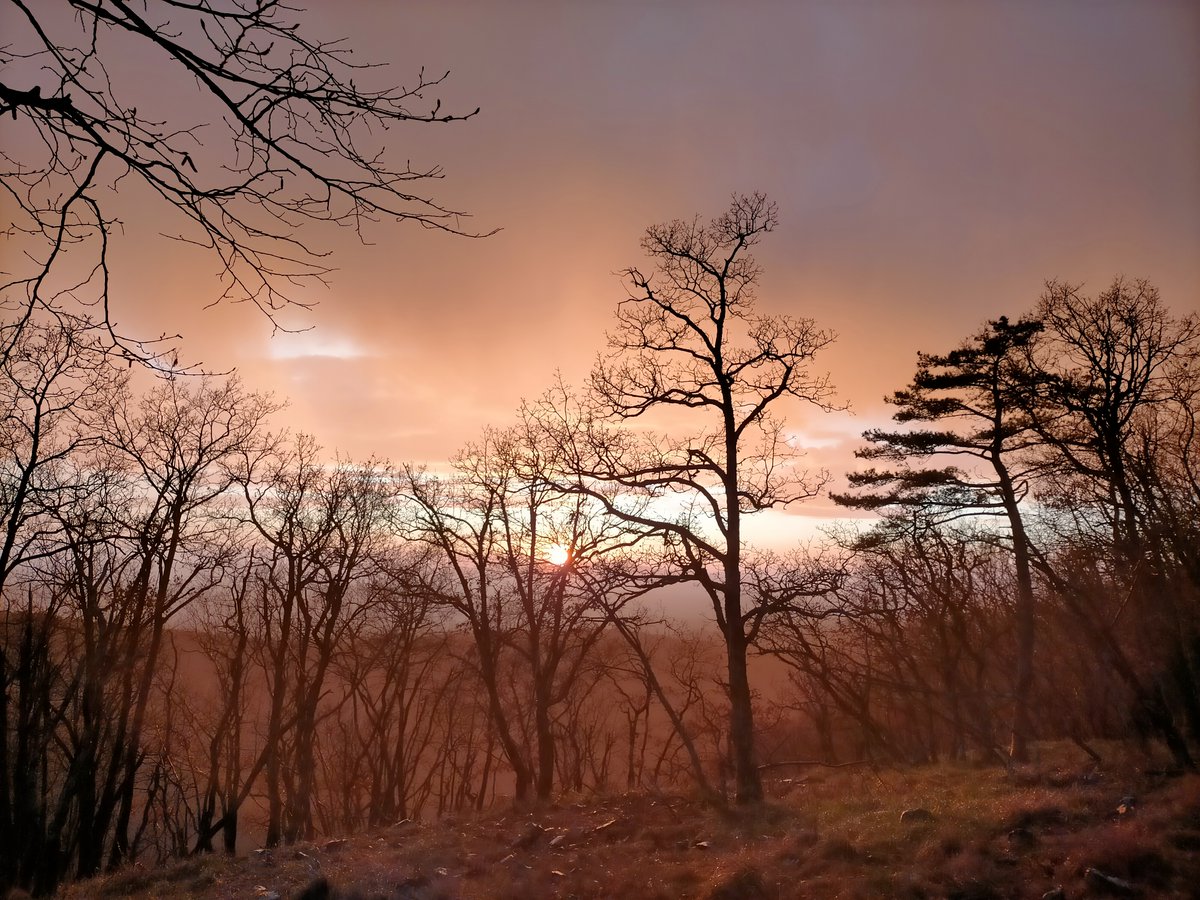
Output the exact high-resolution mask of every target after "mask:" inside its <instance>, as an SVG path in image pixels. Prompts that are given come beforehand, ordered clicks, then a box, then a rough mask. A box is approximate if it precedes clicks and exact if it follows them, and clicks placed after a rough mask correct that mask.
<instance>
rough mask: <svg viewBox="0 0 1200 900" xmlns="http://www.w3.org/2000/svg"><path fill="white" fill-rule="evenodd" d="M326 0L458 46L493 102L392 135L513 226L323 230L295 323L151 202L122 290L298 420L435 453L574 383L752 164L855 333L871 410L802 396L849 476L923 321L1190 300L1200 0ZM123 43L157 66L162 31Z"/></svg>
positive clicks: (144, 316) (771, 249)
mask: <svg viewBox="0 0 1200 900" xmlns="http://www.w3.org/2000/svg"><path fill="white" fill-rule="evenodd" d="M308 5H309V6H310V7H311V9H310V10H309V11H308V12H307V13H306V14H304V15H303V16H302V18H301V21H302V22H303V25H304V27H306V28H309V29H311V32H312V33H313V34H319V35H321V36H322V37H330V38H332V37H337V36H344V37H345V38H347V43H348V46H350V47H352V48H353V49H354V53H355V56H354V58H355V60H357V61H362V62H366V61H373V62H386V63H387V64H388V67H387V68H386V69H384V70H381V71H376V72H374V73H372V76H373V77H375V78H377V79H379V80H380V81H381V82H403V81H411V80H412V76H413V75H414V74H415V72H416V71H417V69H418V68H419V67H420V66H422V65H423V66H425V67H426V69H427V70H428V71H431V72H432V71H440V70H444V69H448V70H449V72H450V74H449V77H448V80H447V82H446V85H445V89H444V90H443V91H442V92H441V96H442V97H443V98H444V102H445V105H446V106H448V107H449V108H457V109H464V110H466V109H472V108H474V107H475V106H479V107H480V108H481V111H480V113H479V115H478V116H476V117H474V118H472V119H470V120H469V121H467V122H462V123H456V124H452V125H446V126H428V125H413V126H411V127H408V128H401V129H395V130H393V131H392V132H390V133H389V136H388V145H389V146H388V150H389V152H390V153H391V154H392V155H393V157H394V158H400V159H409V158H410V159H412V160H413V162H414V165H417V166H419V165H429V164H437V165H440V166H442V168H443V170H444V172H445V178H444V180H442V181H440V182H438V183H436V184H435V185H433V187H432V191H433V193H434V195H435V196H436V197H437V199H439V200H440V201H441V202H443V203H445V204H446V205H449V206H451V207H454V208H460V209H464V210H467V211H469V212H470V213H471V214H472V218H470V219H468V220H464V222H463V224H464V227H466V228H468V229H476V230H478V231H481V232H485V231H490V230H492V229H500V230H499V231H498V232H497V233H496V234H494V235H492V236H490V237H486V238H479V239H472V238H463V237H456V236H453V235H447V234H444V233H440V232H436V231H429V230H422V229H420V228H417V227H413V226H411V225H403V224H395V223H380V225H379V226H378V227H376V228H372V229H370V230H369V232H368V234H367V237H368V239H369V241H370V243H369V244H367V245H363V244H361V243H359V242H358V241H357V239H356V238H355V237H354V235H353V234H351V233H349V232H348V231H345V230H331V231H328V232H321V231H319V230H317V231H315V232H314V234H313V235H312V239H313V240H315V242H316V243H317V244H318V245H319V246H322V247H324V248H327V249H329V250H330V251H331V252H332V256H331V257H330V262H331V264H332V265H334V266H335V267H336V268H337V271H335V272H334V273H333V274H332V275H331V277H330V280H329V286H328V287H327V288H326V287H323V286H321V285H316V284H314V285H310V286H307V287H305V288H304V289H302V290H301V291H300V296H301V297H302V298H303V299H304V300H305V301H306V302H315V303H316V304H317V306H316V307H315V309H314V310H313V311H312V312H311V313H303V312H297V313H296V314H294V315H289V316H287V317H285V318H284V320H283V321H284V322H285V324H287V325H288V326H289V327H292V328H306V327H311V330H309V331H307V332H304V333H301V334H275V335H274V336H272V328H271V326H270V323H268V322H267V321H265V320H264V319H263V318H262V317H261V316H259V315H258V314H257V313H256V312H255V311H254V310H253V309H251V308H248V307H236V306H234V307H218V308H215V309H205V308H204V307H205V306H206V304H207V303H208V302H209V301H211V300H212V299H213V298H214V297H215V296H216V295H217V293H218V292H219V288H218V286H217V284H216V281H215V266H214V265H213V263H212V261H211V259H206V258H205V257H204V256H203V255H200V254H198V253H195V252H191V251H189V250H187V249H186V248H185V247H182V246H180V245H176V244H170V243H168V242H164V241H162V240H161V239H159V238H157V237H156V234H157V232H159V231H170V230H171V225H170V223H169V222H165V221H163V220H162V219H160V218H159V216H158V213H157V212H155V211H154V210H153V209H151V208H147V209H146V210H144V211H141V210H136V209H135V210H131V211H130V214H129V215H128V216H126V223H125V228H124V232H123V234H122V235H121V241H120V246H119V247H118V248H117V251H116V252H117V253H118V254H123V256H122V257H121V259H122V260H123V262H124V266H123V268H122V269H121V271H120V274H119V276H118V277H119V279H120V280H119V283H118V286H119V290H120V292H121V293H120V296H119V298H118V302H117V303H116V309H117V317H118V318H119V319H120V321H121V324H122V325H123V326H126V327H127V330H130V331H142V332H143V333H148V334H153V333H158V332H159V331H168V332H174V331H182V333H183V335H184V347H185V356H186V358H188V359H189V360H192V361H200V362H202V363H203V364H204V365H205V366H206V367H207V368H209V369H211V370H214V371H228V370H234V369H236V370H237V371H238V372H239V373H240V374H241V375H242V377H243V379H244V380H245V382H246V384H247V385H248V386H249V387H250V388H253V389H256V390H268V391H274V392H275V393H276V394H277V395H279V396H280V397H285V398H287V399H288V400H289V403H290V405H289V407H288V409H287V411H286V412H285V413H284V414H283V419H284V420H285V421H286V423H287V424H288V425H289V426H290V427H293V428H296V429H302V430H307V431H310V432H312V433H313V434H315V435H316V436H317V438H318V440H319V441H320V442H321V443H322V444H323V445H324V446H325V447H327V448H329V449H330V450H331V451H332V450H339V451H342V452H344V453H346V454H349V455H351V456H355V457H365V456H368V455H372V454H373V455H377V456H381V457H387V458H390V459H392V460H394V461H402V460H416V461H423V462H429V463H432V464H435V465H436V464H438V463H439V462H440V461H444V460H445V459H447V458H448V457H449V456H450V455H452V454H453V453H454V452H455V451H456V450H457V449H459V448H460V447H462V446H463V445H464V444H465V443H466V442H468V441H470V440H472V439H474V438H475V437H476V436H477V435H478V434H479V433H480V431H481V429H482V428H483V427H484V426H485V425H504V424H506V423H507V422H508V421H510V419H511V417H512V414H513V411H514V409H515V408H516V407H517V405H518V404H519V402H520V401H521V399H522V398H533V397H536V396H537V395H539V394H540V393H541V392H542V391H543V390H544V389H545V388H546V387H548V386H549V384H550V383H551V380H552V379H553V378H554V377H555V373H556V372H558V371H561V372H562V374H563V376H564V377H565V378H566V379H567V380H568V381H570V382H573V383H579V382H580V381H582V380H583V378H584V377H585V376H586V374H587V371H588V369H589V368H590V366H591V364H592V361H593V359H594V358H595V355H596V354H597V353H598V352H600V351H602V350H603V348H604V332H605V329H606V328H607V327H609V326H610V324H611V322H612V315H613V310H614V307H615V304H616V303H617V302H618V301H619V300H620V299H622V298H623V297H624V296H625V293H624V289H623V286H622V283H621V280H620V278H619V277H618V276H616V275H615V274H614V273H615V272H617V271H619V270H620V269H622V268H624V267H626V266H630V265H644V264H645V260H644V258H643V256H642V253H641V250H640V249H639V240H640V238H641V235H642V233H643V232H644V230H645V228H646V227H647V226H649V225H651V224H654V223H658V222H664V221H668V220H671V219H674V218H690V217H692V216H694V215H699V216H701V217H703V218H711V217H713V216H716V215H718V214H719V213H721V212H722V211H723V210H724V209H725V208H726V207H727V205H728V202H729V198H730V196H731V195H732V194H733V193H735V192H737V193H749V192H752V191H756V190H761V191H764V192H766V193H767V195H768V196H769V197H770V198H771V199H773V200H774V201H776V202H777V203H778V206H779V212H780V225H779V227H778V228H777V230H776V231H775V232H773V233H772V234H770V235H769V236H767V237H766V238H765V239H764V241H763V243H762V244H761V245H760V246H759V247H758V248H757V251H756V255H757V257H758V259H759V261H760V263H761V264H762V267H763V276H762V281H761V286H760V290H759V299H760V304H761V307H762V309H763V310H764V311H766V312H778V313H788V314H792V315H800V316H810V317H812V318H814V319H815V320H816V321H817V322H818V323H819V324H820V325H822V326H824V327H828V328H832V329H833V330H834V331H836V332H837V334H838V341H837V343H836V344H835V345H834V346H833V347H832V348H830V349H829V350H828V351H827V352H826V353H824V354H823V355H822V356H821V357H818V359H817V361H816V364H817V366H818V367H820V368H822V369H825V370H827V371H829V372H830V373H831V375H832V378H833V381H834V384H835V385H836V386H837V388H838V391H839V396H840V398H841V400H843V401H844V402H846V403H848V404H849V406H850V408H851V409H850V411H848V412H846V413H833V414H827V413H818V412H816V411H814V410H805V409H803V408H798V409H795V410H793V411H791V412H790V413H789V427H791V428H792V429H793V430H794V431H795V432H796V434H797V435H799V436H800V441H801V443H802V444H803V445H804V446H806V447H808V449H809V453H810V459H811V460H812V462H813V464H814V465H825V466H828V467H829V468H830V469H832V470H833V471H834V472H835V474H838V473H842V472H845V471H846V470H847V469H849V468H851V467H852V466H853V465H854V460H853V458H852V452H853V449H854V447H855V446H857V445H858V444H859V440H858V435H859V434H860V433H861V432H862V431H863V430H864V429H866V428H869V427H872V426H873V425H877V424H880V423H881V422H882V421H884V420H885V419H886V416H887V415H888V412H887V409H886V407H885V405H884V404H883V402H882V398H883V396H884V395H885V394H887V393H889V392H890V391H893V390H895V389H897V388H899V387H902V386H903V385H904V384H905V383H906V382H907V380H908V379H909V377H910V376H911V374H912V372H913V367H914V363H915V358H916V353H917V351H918V350H925V351H945V350H948V349H950V348H952V347H953V346H955V345H956V344H958V343H959V342H960V341H961V340H962V339H964V338H965V337H967V336H968V335H970V334H971V333H973V332H974V331H976V330H977V329H978V328H979V327H980V326H981V325H982V324H983V323H984V322H985V321H986V320H988V319H991V318H996V317H998V316H1000V315H1009V316H1017V315H1020V314H1021V313H1022V312H1024V311H1026V310H1028V309H1030V308H1031V307H1032V306H1033V305H1034V303H1035V302H1036V301H1037V298H1038V296H1039V294H1040V293H1041V291H1042V289H1043V286H1044V283H1045V281H1046V280H1047V279H1063V280H1067V281H1071V282H1083V283H1084V284H1085V285H1086V286H1087V288H1088V289H1089V290H1090V291H1098V290H1101V289H1103V288H1104V287H1105V286H1106V285H1107V284H1109V283H1110V282H1111V281H1112V279H1113V278H1114V276H1116V275H1118V274H1124V275H1127V276H1130V277H1141V278H1147V279H1149V280H1150V281H1151V282H1153V283H1154V284H1156V285H1157V286H1158V287H1159V289H1160V290H1161V292H1162V295H1163V297H1164V299H1165V300H1166V301H1167V302H1168V304H1169V305H1171V306H1172V307H1173V308H1174V309H1175V310H1177V311H1179V312H1185V311H1191V310H1195V309H1197V307H1198V306H1200V252H1198V251H1200V4H1196V3H1194V2H1154V0H1128V2H1111V0H1077V2H1072V0H1036V2H1035V0H1029V2H1023V0H1008V2H991V3H984V2H972V3H962V2H954V0H945V2H933V0H926V2H905V0H901V2H887V3H885V2H882V0H847V2H832V0H831V2H803V0H800V2H783V0H778V2H771V0H745V2H742V3H738V4H732V3H725V2H716V0H711V2H709V0H692V2H685V0H659V2H637V3H635V2H632V0H616V2H605V3H592V2H584V0H575V2H549V0H547V2H530V0H514V2H509V3H503V4H501V3H492V2H484V0H476V2H440V0H439V2H433V0H429V2H410V3H404V4H394V3H391V2H386V0H354V2H343V3H338V4H332V3H329V4H325V3H318V2H310V3H309V4H308ZM122 65H123V66H125V67H126V68H127V69H128V70H129V72H131V73H133V74H134V75H135V76H136V77H138V78H141V79H143V80H144V82H145V83H146V84H154V83H155V82H156V81H157V79H159V78H160V75H161V73H160V72H159V71H158V70H157V68H156V67H157V66H158V65H160V64H159V63H158V62H157V61H156V60H154V59H153V58H151V57H149V56H147V57H146V58H144V59H143V58H140V57H137V56H133V57H131V58H129V59H126V60H125V61H124V62H123V63H122ZM178 109H181V110H186V109H187V103H186V100H183V101H180V104H179V106H178ZM208 133H210V134H212V135H213V139H214V140H216V139H217V137H218V136H219V135H220V131H219V130H211V131H209V132H208ZM842 483H843V482H841V481H840V480H835V487H840V486H841V484H842ZM796 512H797V513H799V514H800V515H802V516H807V517H810V519H811V520H812V521H819V520H821V519H822V518H823V517H828V516H836V515H837V511H836V509H835V508H833V507H832V506H831V505H830V504H829V503H828V502H827V501H824V500H818V501H814V502H812V503H809V504H806V506H805V507H804V509H802V510H797V511H796Z"/></svg>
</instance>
